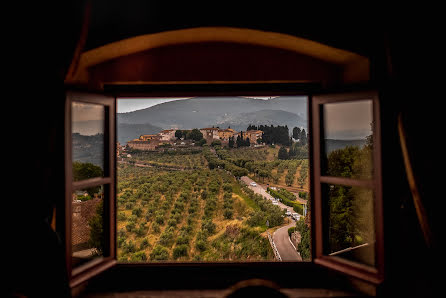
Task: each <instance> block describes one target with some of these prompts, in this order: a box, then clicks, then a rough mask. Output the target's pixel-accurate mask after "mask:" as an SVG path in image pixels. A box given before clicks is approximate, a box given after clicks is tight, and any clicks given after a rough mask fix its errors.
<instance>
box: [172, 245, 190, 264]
mask: <svg viewBox="0 0 446 298" xmlns="http://www.w3.org/2000/svg"><path fill="white" fill-rule="evenodd" d="M187 250H188V246H187V245H186V244H181V245H178V246H177V247H175V248H174V249H173V258H174V259H175V260H176V259H178V258H179V257H186V256H187V255H188V252H187Z"/></svg>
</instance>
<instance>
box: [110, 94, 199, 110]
mask: <svg viewBox="0 0 446 298" xmlns="http://www.w3.org/2000/svg"><path fill="white" fill-rule="evenodd" d="M189 98H191V97H172V98H165V97H164V98H163V97H161V98H118V105H117V110H118V113H128V112H133V111H136V110H142V109H146V108H150V107H152V106H155V105H158V104H161V103H165V102H169V101H176V100H184V99H189Z"/></svg>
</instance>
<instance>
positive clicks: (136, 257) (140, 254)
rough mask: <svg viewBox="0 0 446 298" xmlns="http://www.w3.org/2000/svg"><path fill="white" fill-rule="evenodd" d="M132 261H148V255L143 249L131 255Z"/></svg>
mask: <svg viewBox="0 0 446 298" xmlns="http://www.w3.org/2000/svg"><path fill="white" fill-rule="evenodd" d="M130 261H133V262H144V261H147V255H146V253H145V252H143V251H138V252H137V253H134V254H133V255H132V256H131V257H130Z"/></svg>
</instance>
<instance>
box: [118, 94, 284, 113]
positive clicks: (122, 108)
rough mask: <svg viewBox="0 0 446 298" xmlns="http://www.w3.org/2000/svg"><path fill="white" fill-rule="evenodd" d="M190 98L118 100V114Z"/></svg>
mask: <svg viewBox="0 0 446 298" xmlns="http://www.w3.org/2000/svg"><path fill="white" fill-rule="evenodd" d="M245 97H246V98H258V99H263V100H267V99H269V98H275V97H277V96H273V97H263V96H250V97H248V96H245ZM189 98H192V97H171V98H165V97H160V98H118V106H117V109H118V113H128V112H133V111H136V110H142V109H146V108H149V107H152V106H155V105H158V104H162V103H165V102H169V101H176V100H184V99H189Z"/></svg>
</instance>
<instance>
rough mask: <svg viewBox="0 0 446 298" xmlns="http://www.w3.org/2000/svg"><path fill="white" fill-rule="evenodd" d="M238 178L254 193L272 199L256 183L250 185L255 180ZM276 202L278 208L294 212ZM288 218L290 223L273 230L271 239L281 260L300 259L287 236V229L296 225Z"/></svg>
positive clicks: (244, 177) (290, 208) (245, 177)
mask: <svg viewBox="0 0 446 298" xmlns="http://www.w3.org/2000/svg"><path fill="white" fill-rule="evenodd" d="M240 180H241V181H242V182H243V183H245V184H246V185H247V186H248V187H249V188H250V189H252V190H253V191H254V192H255V193H257V194H259V195H262V196H263V197H265V198H266V199H268V200H271V201H274V198H273V197H272V196H271V195H270V194H269V193H267V192H266V190H265V189H264V188H263V187H262V186H260V185H258V184H257V186H251V182H255V181H253V180H252V179H251V178H249V177H247V176H243V177H241V178H240ZM278 203H279V204H278V206H279V207H280V208H282V209H287V210H289V211H291V212H294V211H293V208H292V207H289V206H286V205H284V204H282V203H281V202H278ZM289 219H290V223H289V224H288V225H286V226H283V227H281V228H279V229H277V230H276V231H275V232H274V234H273V241H274V243H275V244H276V247H277V250H278V252H279V255H280V257H281V258H282V261H302V258H301V256H300V254H299V253H298V252H297V250H296V248H295V247H294V246H293V244H292V243H291V241H290V237H289V236H288V229H289V228H291V227H295V226H296V222H295V221H294V220H293V219H292V218H289Z"/></svg>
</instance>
